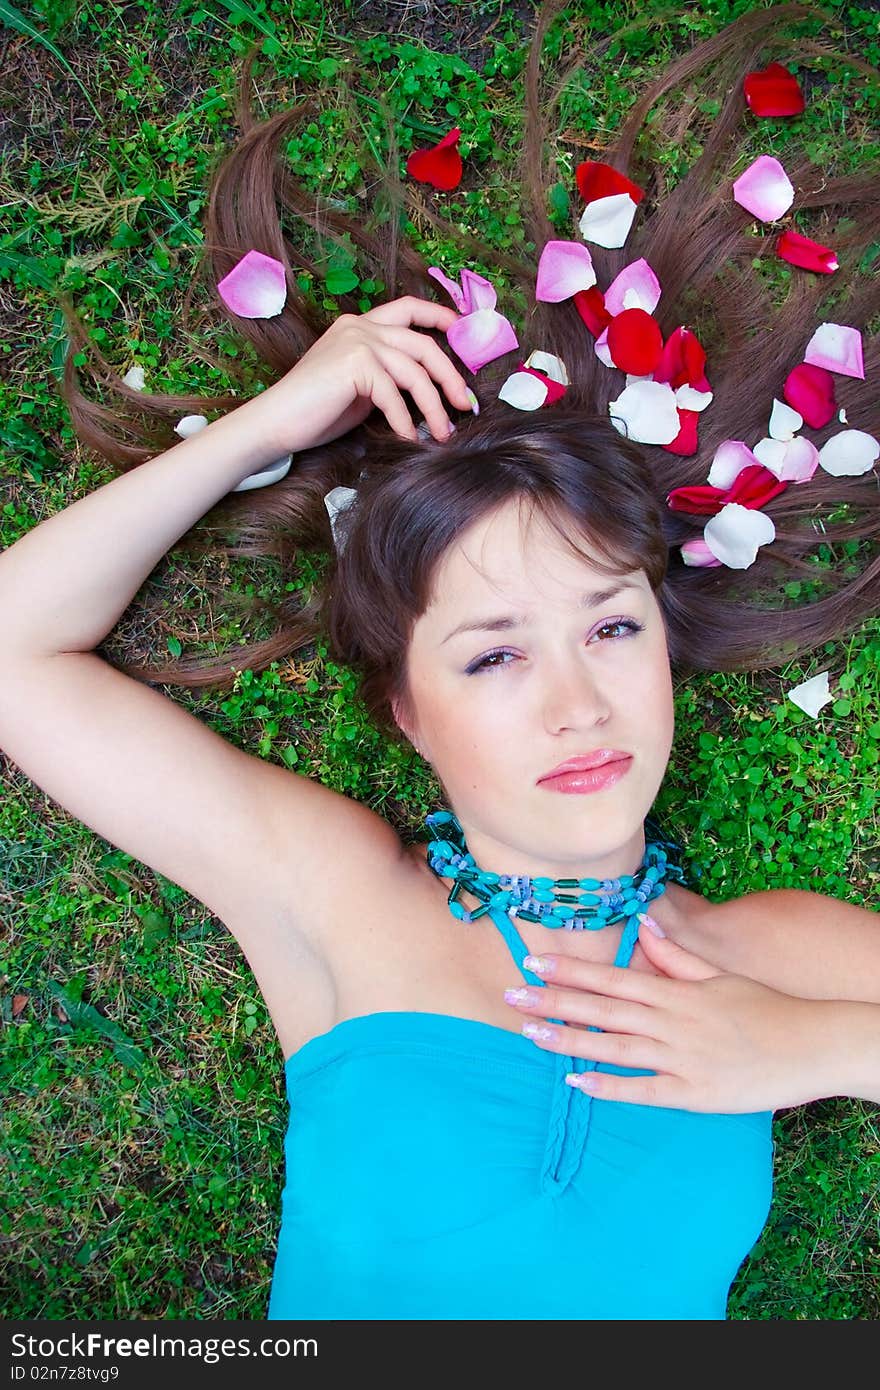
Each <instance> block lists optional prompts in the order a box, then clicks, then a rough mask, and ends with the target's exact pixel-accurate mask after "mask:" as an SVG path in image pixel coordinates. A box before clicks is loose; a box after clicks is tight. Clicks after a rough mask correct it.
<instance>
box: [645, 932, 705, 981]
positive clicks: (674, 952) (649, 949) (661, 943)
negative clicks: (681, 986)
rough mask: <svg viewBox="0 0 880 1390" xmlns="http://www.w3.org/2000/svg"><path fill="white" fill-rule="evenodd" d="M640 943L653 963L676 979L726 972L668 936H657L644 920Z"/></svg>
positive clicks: (696, 978)
mask: <svg viewBox="0 0 880 1390" xmlns="http://www.w3.org/2000/svg"><path fill="white" fill-rule="evenodd" d="M639 944H640V946H641V948H642V950H643V951H644V953H645V955H646V956H647V957H648V960H649V961H650V962H651V964H652V965H654V966H656V967H657V969H658V970H662V971H663V973H664V974H665V975H669V976H671V977H672V978H673V979H675V980H711V979H714V977H715V976H716V975H722V974H724V971H722V970H718V969H717V967H716V966H714V965H710V964H709V962H708V961H706V960H703V959H702V957H700V956H695V955H694V953H693V952H692V951H687V950H685V948H684V946H679V945H678V944H677V942H675V941H672V940H670V938H669V937H668V936H663V937H660V936H655V935H654V933H653V932H652V931H651V930H650V928H649V927H648V926H647V925H646V923H645V921H644V920H643V921H642V924H641V926H640V927H639Z"/></svg>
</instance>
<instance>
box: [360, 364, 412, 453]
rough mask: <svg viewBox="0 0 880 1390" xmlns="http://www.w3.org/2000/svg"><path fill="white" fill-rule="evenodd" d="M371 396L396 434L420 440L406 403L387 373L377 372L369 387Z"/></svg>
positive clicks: (404, 437)
mask: <svg viewBox="0 0 880 1390" xmlns="http://www.w3.org/2000/svg"><path fill="white" fill-rule="evenodd" d="M369 396H370V399H371V400H372V402H373V404H374V405H375V406H376V408H377V409H378V410H381V412H382V414H383V415H384V416H385V419H386V420H387V421H388V423H389V425H390V426H391V428H392V429H393V430H394V433H395V434H397V435H399V436H400V438H401V439H409V440H412V442H413V443H415V441H416V440H417V439H418V437H419V436H418V431H417V430H416V427H415V425H414V424H413V418H412V416H411V415H410V413H409V411H408V410H407V407H406V402H405V401H404V399H403V396H401V394H400V392H399V391H398V389H397V387H396V386H395V384H394V382H393V381H392V379H391V377H390V376H389V375H388V373H387V372H384V371H383V372H376V374H375V376H374V379H373V381H372V382H371V384H370V387H369Z"/></svg>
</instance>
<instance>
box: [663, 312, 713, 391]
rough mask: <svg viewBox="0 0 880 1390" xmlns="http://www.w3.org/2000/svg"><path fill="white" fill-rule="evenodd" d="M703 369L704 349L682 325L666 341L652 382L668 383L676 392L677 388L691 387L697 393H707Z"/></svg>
mask: <svg viewBox="0 0 880 1390" xmlns="http://www.w3.org/2000/svg"><path fill="white" fill-rule="evenodd" d="M705 367H706V352H705V349H704V348H703V347H702V346H701V344H700V341H699V339H698V338H697V335H696V334H695V333H692V332H691V330H690V329H689V328H685V327H684V325H682V326H681V327H679V328H676V329H674V330H673V332H672V333H670V335H669V337H668V338H667V339H666V342H665V343H664V345H663V352H662V353H661V356H660V361H659V362H658V363H657V366H656V367H655V368H654V380H655V381H668V382H669V384H670V386H672V387H674V388H675V390H676V391H677V390H678V388H679V386H693V387H695V389H696V390H698V391H708V390H709V383H708V382H707V381H706V379H705V377H704V375H703V373H704V370H705Z"/></svg>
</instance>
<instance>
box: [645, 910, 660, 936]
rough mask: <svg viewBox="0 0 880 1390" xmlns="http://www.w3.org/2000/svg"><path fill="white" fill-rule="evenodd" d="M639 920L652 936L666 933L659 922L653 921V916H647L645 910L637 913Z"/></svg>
mask: <svg viewBox="0 0 880 1390" xmlns="http://www.w3.org/2000/svg"><path fill="white" fill-rule="evenodd" d="M639 921H640V922H643V923H644V925H645V926H646V927H647V928H648V931H649V932H651V933H652V934H653V935H654V936H665V935H666V933H665V931H664V930H663V928H662V927H661V925H660V923H659V922H655V921H654V918H653V917H649V916H648V913H647V912H642V913H640V914H639Z"/></svg>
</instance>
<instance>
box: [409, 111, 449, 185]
mask: <svg viewBox="0 0 880 1390" xmlns="http://www.w3.org/2000/svg"><path fill="white" fill-rule="evenodd" d="M460 136H461V131H460V130H459V129H458V127H457V126H456V127H455V129H454V130H450V132H449V134H448V135H444V136H443V139H442V140H441V141H440V142H439V143H438V144H436V145H433V146H432V147H431V149H429V150H413V152H412V154H411V155H410V156H409V158H408V159H407V161H406V172H407V173H408V174H409V175H410V177H411V178H414V179H418V181H419V183H429V184H431V185H432V187H434V188H441V189H443V190H444V191H445V192H448V191H449V189H451V188H457V187H458V185H459V184H460V183H461V175H462V162H461V155H460V154H459V152H458V140H459V138H460Z"/></svg>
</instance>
